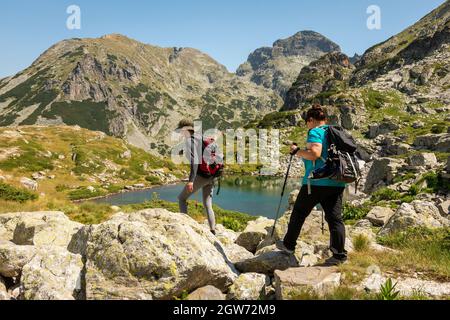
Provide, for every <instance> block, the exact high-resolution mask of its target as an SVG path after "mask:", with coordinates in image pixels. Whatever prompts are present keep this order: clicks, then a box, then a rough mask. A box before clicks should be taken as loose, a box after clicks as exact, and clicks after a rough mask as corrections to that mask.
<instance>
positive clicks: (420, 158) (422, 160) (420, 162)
mask: <svg viewBox="0 0 450 320" xmlns="http://www.w3.org/2000/svg"><path fill="white" fill-rule="evenodd" d="M408 164H409V165H410V166H412V167H424V168H428V169H430V168H433V167H435V166H436V165H437V164H438V161H437V158H436V155H435V154H434V153H418V154H413V155H411V156H409V157H408Z"/></svg>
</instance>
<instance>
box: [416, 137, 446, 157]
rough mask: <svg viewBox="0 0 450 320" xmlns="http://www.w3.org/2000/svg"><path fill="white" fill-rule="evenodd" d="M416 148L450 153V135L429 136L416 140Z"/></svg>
mask: <svg viewBox="0 0 450 320" xmlns="http://www.w3.org/2000/svg"><path fill="white" fill-rule="evenodd" d="M414 146H415V147H417V148H421V149H428V150H432V151H439V152H448V150H450V134H449V133H441V134H427V135H424V136H419V137H417V138H416V139H415V140H414Z"/></svg>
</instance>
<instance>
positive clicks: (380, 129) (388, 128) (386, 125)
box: [367, 118, 400, 139]
mask: <svg viewBox="0 0 450 320" xmlns="http://www.w3.org/2000/svg"><path fill="white" fill-rule="evenodd" d="M399 128H400V127H399V125H398V124H397V123H395V122H394V120H393V119H390V118H385V119H384V120H383V121H382V122H381V123H380V124H371V125H369V132H368V135H367V137H368V138H369V139H374V138H376V137H378V136H379V135H382V134H386V133H390V132H392V131H396V130H398V129H399Z"/></svg>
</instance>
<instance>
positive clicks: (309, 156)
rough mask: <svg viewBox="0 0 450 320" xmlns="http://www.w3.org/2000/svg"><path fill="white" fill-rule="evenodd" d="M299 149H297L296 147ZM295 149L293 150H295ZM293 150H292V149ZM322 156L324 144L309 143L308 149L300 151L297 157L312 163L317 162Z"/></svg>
mask: <svg viewBox="0 0 450 320" xmlns="http://www.w3.org/2000/svg"><path fill="white" fill-rule="evenodd" d="M295 148H297V147H295ZM295 148H293V149H294V150H295ZM291 150H292V149H291ZM294 150H292V151H294ZM321 155H322V144H321V143H308V149H306V150H299V151H298V152H297V157H299V158H304V159H306V160H310V161H316V160H317V159H319V158H320V156H321Z"/></svg>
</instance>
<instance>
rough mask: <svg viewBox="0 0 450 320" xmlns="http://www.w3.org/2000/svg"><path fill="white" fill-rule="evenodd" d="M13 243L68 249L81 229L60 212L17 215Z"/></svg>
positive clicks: (79, 224) (80, 225) (79, 225)
mask: <svg viewBox="0 0 450 320" xmlns="http://www.w3.org/2000/svg"><path fill="white" fill-rule="evenodd" d="M17 215H19V218H18V220H17V224H16V227H15V229H14V234H13V242H14V243H16V244H18V245H36V246H43V245H54V246H61V247H66V248H67V247H68V246H69V244H70V243H71V241H72V239H73V237H74V235H75V234H77V233H78V231H79V230H80V229H81V228H82V227H83V225H82V224H81V223H77V222H73V221H70V220H69V218H68V217H67V216H66V215H64V213H62V212H40V213H32V212H28V213H18V214H17Z"/></svg>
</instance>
